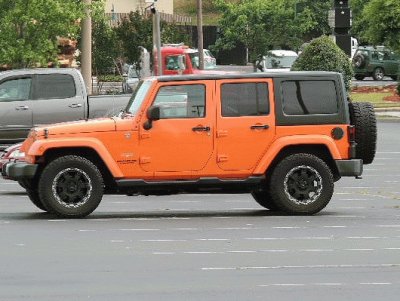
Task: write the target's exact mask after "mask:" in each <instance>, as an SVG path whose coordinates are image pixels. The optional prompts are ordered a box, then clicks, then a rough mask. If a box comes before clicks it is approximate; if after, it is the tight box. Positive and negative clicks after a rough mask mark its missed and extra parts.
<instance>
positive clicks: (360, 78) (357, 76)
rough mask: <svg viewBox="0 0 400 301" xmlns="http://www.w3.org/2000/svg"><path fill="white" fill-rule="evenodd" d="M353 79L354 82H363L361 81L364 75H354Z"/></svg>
mask: <svg viewBox="0 0 400 301" xmlns="http://www.w3.org/2000/svg"><path fill="white" fill-rule="evenodd" d="M354 78H355V79H356V80H363V79H364V78H365V75H362V74H356V75H354Z"/></svg>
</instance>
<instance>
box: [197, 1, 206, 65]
mask: <svg viewBox="0 0 400 301" xmlns="http://www.w3.org/2000/svg"><path fill="white" fill-rule="evenodd" d="M197 48H198V49H199V69H200V70H203V69H204V52H203V3H202V0H197Z"/></svg>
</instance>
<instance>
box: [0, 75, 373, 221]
mask: <svg viewBox="0 0 400 301" xmlns="http://www.w3.org/2000/svg"><path fill="white" fill-rule="evenodd" d="M344 92H345V88H344V82H343V78H342V76H341V74H340V73H335V72H315V71H314V72H294V71H293V72H279V73H278V72H270V73H250V74H207V75H181V76H179V75H173V76H160V77H148V78H145V79H143V80H142V81H141V82H140V83H139V85H138V87H137V89H136V91H135V92H134V93H133V97H132V98H131V100H130V102H129V104H128V105H127V107H126V112H124V113H123V114H121V115H120V116H118V117H113V118H102V119H95V120H89V121H81V122H69V123H62V124H56V125H51V126H49V125H47V126H45V127H38V128H35V129H32V130H31V132H30V134H29V136H28V138H27V139H26V140H25V142H24V143H23V145H22V146H21V152H25V154H26V156H25V162H8V163H6V165H5V168H3V170H4V169H5V176H6V177H9V178H10V179H12V180H16V181H19V182H21V183H22V184H23V185H25V187H26V191H27V193H28V196H29V198H30V200H31V201H32V203H33V204H35V205H36V206H37V207H39V208H41V209H42V210H44V211H49V212H51V213H53V214H56V215H58V216H60V217H69V218H77V217H84V216H86V215H88V214H90V213H91V212H93V211H94V210H95V209H96V208H97V206H98V205H99V204H100V202H101V200H102V198H103V194H111V193H112V194H115V193H117V194H127V195H134V194H144V195H153V194H154V195H170V194H177V193H207V194H210V193H249V194H251V195H252V196H253V198H254V199H255V201H256V202H257V203H258V204H260V205H261V206H263V207H265V208H268V209H271V210H279V211H283V212H286V213H288V214H294V215H298V214H304V215H309V214H315V213H317V212H319V211H321V210H322V209H323V208H325V206H327V204H328V203H329V202H330V200H331V198H332V195H333V192H334V183H335V182H336V181H338V180H339V179H340V178H341V177H344V176H352V177H358V178H360V177H359V176H361V174H362V171H363V165H364V164H370V163H371V162H372V161H373V159H374V156H375V151H376V139H377V137H376V135H377V130H376V119H375V113H374V109H373V106H372V105H371V104H370V103H364V102H362V103H349V102H348V99H347V97H346V94H345V93H344Z"/></svg>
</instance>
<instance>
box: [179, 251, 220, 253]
mask: <svg viewBox="0 0 400 301" xmlns="http://www.w3.org/2000/svg"><path fill="white" fill-rule="evenodd" d="M183 254H224V252H213V251H191V252H183Z"/></svg>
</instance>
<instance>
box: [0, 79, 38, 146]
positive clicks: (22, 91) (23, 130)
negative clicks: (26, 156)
mask: <svg viewBox="0 0 400 301" xmlns="http://www.w3.org/2000/svg"><path fill="white" fill-rule="evenodd" d="M31 82H32V80H31V77H16V78H10V79H7V80H5V81H2V82H1V83H0V141H1V143H8V142H13V141H18V140H23V139H25V138H26V136H27V135H28V132H29V130H30V129H31V127H32V100H31V97H30V95H31Z"/></svg>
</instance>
